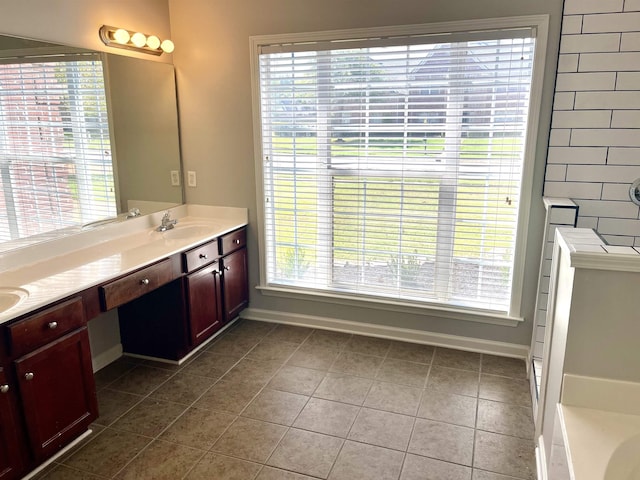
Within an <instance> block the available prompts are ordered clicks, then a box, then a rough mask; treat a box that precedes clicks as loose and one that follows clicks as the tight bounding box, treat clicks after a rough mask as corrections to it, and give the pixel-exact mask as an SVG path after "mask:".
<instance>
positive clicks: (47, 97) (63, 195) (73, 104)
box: [0, 55, 116, 241]
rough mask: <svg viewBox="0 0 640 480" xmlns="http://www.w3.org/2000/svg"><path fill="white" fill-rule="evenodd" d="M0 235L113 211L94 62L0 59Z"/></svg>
mask: <svg viewBox="0 0 640 480" xmlns="http://www.w3.org/2000/svg"><path fill="white" fill-rule="evenodd" d="M0 188H1V194H0V241H7V240H15V239H19V238H23V237H27V236H32V235H37V234H41V233H45V232H48V231H51V230H56V229H59V228H63V227H67V226H71V225H79V224H84V223H88V222H91V221H95V220H98V219H101V218H105V217H111V216H114V215H116V201H115V192H114V178H113V167H112V162H111V146H110V138H109V127H108V119H107V109H106V99H105V88H104V77H103V72H102V62H101V61H100V60H99V58H98V57H97V56H96V55H85V56H83V55H74V56H72V57H69V58H67V57H64V56H52V57H50V58H48V57H45V58H40V59H15V60H13V61H12V60H9V61H6V62H3V63H2V64H0Z"/></svg>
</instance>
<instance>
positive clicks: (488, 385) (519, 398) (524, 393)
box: [479, 374, 531, 407]
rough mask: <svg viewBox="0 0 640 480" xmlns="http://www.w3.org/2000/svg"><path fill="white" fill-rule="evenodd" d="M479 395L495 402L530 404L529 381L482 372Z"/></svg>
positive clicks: (526, 405)
mask: <svg viewBox="0 0 640 480" xmlns="http://www.w3.org/2000/svg"><path fill="white" fill-rule="evenodd" d="M479 396H480V398H484V399H486V400H494V401H496V402H505V403H513V404H514V405H522V406H525V407H528V406H530V405H531V393H530V391H529V382H528V381H527V380H520V379H516V378H507V377H500V376H496V375H485V374H482V375H480V393H479Z"/></svg>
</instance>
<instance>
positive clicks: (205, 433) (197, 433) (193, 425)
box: [160, 408, 236, 450]
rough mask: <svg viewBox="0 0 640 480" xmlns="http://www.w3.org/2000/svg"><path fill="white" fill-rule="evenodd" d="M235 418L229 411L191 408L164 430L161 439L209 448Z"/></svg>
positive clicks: (188, 445) (204, 448)
mask: <svg viewBox="0 0 640 480" xmlns="http://www.w3.org/2000/svg"><path fill="white" fill-rule="evenodd" d="M235 419H236V416H235V415H229V414H228V413H223V412H217V411H215V410H202V409H199V408H189V409H188V410H187V411H186V412H185V413H184V414H183V415H182V416H181V417H180V418H178V419H177V420H176V421H175V422H174V423H173V424H172V425H171V426H170V427H169V428H168V429H167V430H165V431H164V432H163V434H162V436H161V437H160V439H161V440H165V441H167V442H173V443H179V444H181V445H186V446H187V447H193V448H200V449H203V450H208V449H210V448H211V447H212V446H213V444H214V443H215V442H216V441H217V440H218V438H220V436H221V435H222V434H223V433H224V432H225V430H226V429H227V428H228V427H229V425H231V424H232V423H233V421H234V420H235Z"/></svg>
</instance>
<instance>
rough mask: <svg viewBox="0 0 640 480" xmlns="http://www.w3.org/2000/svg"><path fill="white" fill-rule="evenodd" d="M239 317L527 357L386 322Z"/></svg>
mask: <svg viewBox="0 0 640 480" xmlns="http://www.w3.org/2000/svg"><path fill="white" fill-rule="evenodd" d="M240 317H241V318H246V319H249V320H260V321H263V322H271V323H283V324H286V325H297V326H302V327H312V328H319V329H322V330H334V331H338V332H346V333H356V334H360V335H368V336H371V337H380V338H388V339H391V340H403V341H406V342H413V343H424V344H428V345H435V346H438V347H449V348H457V349H459V350H468V351H471V352H480V353H489V354H493V355H500V356H503V357H515V358H522V359H526V358H528V356H529V347H528V346H527V345H517V344H514V343H505V342H495V341H491V340H483V339H480V338H470V337H462V336H457V335H447V334H443V333H433V332H426V331H422V330H414V329H409V328H399V327H392V326H387V325H377V324H373V323H366V322H352V321H349V320H339V319H335V318H329V317H318V316H315V315H301V314H297V313H288V312H277V311H273V310H264V309H259V308H247V309H245V310H243V311H242V312H241V313H240Z"/></svg>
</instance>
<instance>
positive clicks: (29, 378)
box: [24, 372, 35, 381]
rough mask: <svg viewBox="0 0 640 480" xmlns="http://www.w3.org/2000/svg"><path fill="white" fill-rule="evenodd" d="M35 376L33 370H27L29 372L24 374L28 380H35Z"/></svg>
mask: <svg viewBox="0 0 640 480" xmlns="http://www.w3.org/2000/svg"><path fill="white" fill-rule="evenodd" d="M34 376H35V375H34V374H33V372H27V373H25V374H24V379H25V380H27V381H30V380H33V377H34Z"/></svg>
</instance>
